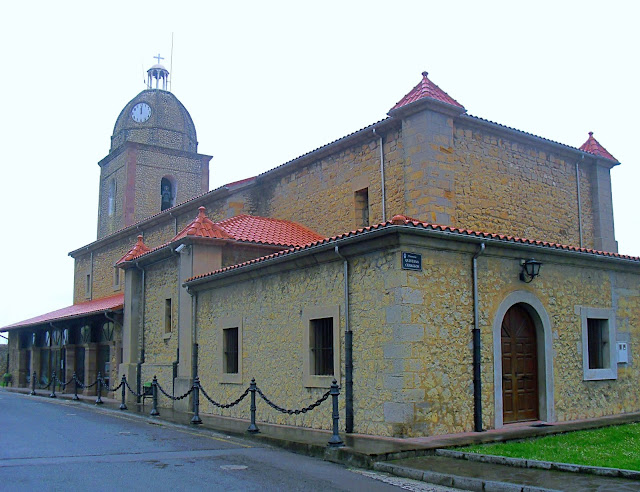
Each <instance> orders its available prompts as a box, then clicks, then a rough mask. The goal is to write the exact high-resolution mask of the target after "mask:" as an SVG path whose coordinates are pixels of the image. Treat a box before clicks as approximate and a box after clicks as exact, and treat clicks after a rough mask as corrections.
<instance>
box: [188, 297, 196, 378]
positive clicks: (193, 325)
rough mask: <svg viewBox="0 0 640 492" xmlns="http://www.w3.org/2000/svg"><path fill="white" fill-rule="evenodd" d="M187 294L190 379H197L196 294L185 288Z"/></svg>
mask: <svg viewBox="0 0 640 492" xmlns="http://www.w3.org/2000/svg"><path fill="white" fill-rule="evenodd" d="M187 294H189V295H190V296H191V337H192V339H193V350H192V352H191V377H192V378H193V379H195V378H196V377H198V338H197V337H198V328H197V326H196V309H197V308H198V294H197V293H196V292H193V291H192V290H191V289H189V287H187Z"/></svg>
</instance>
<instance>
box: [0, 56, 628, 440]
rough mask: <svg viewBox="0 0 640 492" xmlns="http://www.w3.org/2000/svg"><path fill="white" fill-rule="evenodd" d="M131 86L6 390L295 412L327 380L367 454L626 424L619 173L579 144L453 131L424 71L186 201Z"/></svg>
mask: <svg viewBox="0 0 640 492" xmlns="http://www.w3.org/2000/svg"><path fill="white" fill-rule="evenodd" d="M148 77H149V78H148V84H147V89H146V90H143V91H142V92H141V93H140V94H138V95H137V96H136V97H134V98H133V99H132V100H131V101H129V103H127V104H126V105H125V107H124V108H123V109H122V111H121V112H120V114H119V116H118V118H117V120H116V123H115V126H114V131H113V135H112V137H111V148H110V151H109V154H108V155H107V156H106V157H105V158H104V159H102V160H101V161H100V162H99V163H98V165H99V166H100V183H99V194H100V198H99V207H98V228H97V239H96V241H94V242H92V243H90V244H87V245H84V246H82V247H80V248H78V249H76V250H74V251H72V252H71V253H69V254H70V256H71V257H73V258H74V260H75V272H74V279H73V281H74V284H73V289H74V290H73V292H74V296H73V304H72V305H71V306H68V307H64V308H61V309H59V310H57V311H54V312H51V313H46V314H43V315H41V316H38V317H36V318H32V319H28V320H25V321H21V322H18V323H14V324H12V325H9V326H5V327H3V328H2V329H1V330H0V331H6V332H8V334H9V350H10V371H11V373H12V375H13V380H14V381H15V382H16V383H17V384H18V385H20V386H28V385H29V384H30V382H31V381H30V378H32V377H33V376H32V374H33V373H35V374H36V377H37V382H38V383H39V384H47V383H48V382H49V380H50V378H51V377H52V374H53V372H54V371H55V372H56V374H57V375H58V377H59V378H60V379H64V380H69V379H70V378H71V377H72V375H73V374H74V373H75V374H77V376H78V378H79V379H80V380H81V381H84V382H87V383H91V382H93V381H94V380H95V379H96V377H97V375H98V373H101V374H102V375H103V376H104V377H105V378H106V380H107V382H109V381H110V382H112V383H113V382H117V380H118V379H119V378H121V376H122V375H123V374H124V375H126V377H127V380H128V381H130V382H135V383H136V387H137V388H138V391H139V390H140V388H141V387H142V386H143V385H144V383H146V382H148V381H151V379H152V378H153V377H154V376H157V378H158V381H159V382H160V383H161V384H162V386H163V388H165V389H170V390H171V391H173V394H174V395H176V396H179V395H182V394H184V393H185V392H186V391H187V390H188V389H189V388H190V387H191V385H192V382H193V379H194V377H196V376H198V377H199V379H200V381H201V384H202V386H203V387H204V388H206V391H207V393H209V394H210V395H212V396H213V397H214V398H215V399H216V400H218V401H223V402H225V401H232V400H234V399H235V398H237V397H238V396H239V395H240V394H241V393H242V392H243V391H244V390H245V388H246V387H247V386H248V384H249V382H250V380H251V378H254V377H255V378H256V380H257V381H258V384H259V385H260V387H261V388H262V389H263V391H265V393H268V394H269V395H270V398H272V399H273V400H275V401H277V402H278V403H279V404H280V405H282V406H284V407H287V408H300V407H303V406H306V405H308V404H309V403H311V402H313V401H315V400H316V399H317V398H318V397H319V396H321V395H322V394H323V393H324V392H326V390H327V389H328V388H329V386H330V384H331V381H332V380H333V379H334V378H335V379H337V380H338V382H339V384H340V386H341V391H342V395H344V398H341V399H340V418H341V422H343V423H344V430H346V432H356V433H362V434H371V435H383V436H407V437H409V436H429V435H436V434H448V433H458V432H470V431H480V430H484V429H491V428H500V427H502V426H505V425H511V424H513V423H522V422H525V423H526V422H529V423H531V424H538V423H540V422H544V423H551V424H552V423H553V422H557V421H570V420H575V419H584V418H588V417H597V416H603V415H615V414H621V413H627V412H637V411H640V360H639V359H638V357H639V355H638V353H637V352H638V348H639V347H640V258H638V257H631V256H626V255H622V254H619V253H618V247H617V243H616V240H615V232H614V225H613V207H612V198H611V180H610V171H611V169H612V168H614V167H615V166H617V165H619V162H618V161H617V160H616V159H615V158H614V157H613V155H612V154H611V153H609V152H608V151H607V150H606V149H605V148H604V147H603V146H602V145H601V144H600V143H599V142H598V141H597V140H596V139H595V137H594V135H593V133H591V132H590V133H589V135H588V138H587V140H586V141H585V142H584V144H582V145H581V146H580V147H572V146H569V145H566V144H562V143H558V142H554V141H551V140H547V139H545V138H541V137H538V136H535V135H532V134H530V133H526V132H523V131H520V130H517V129H514V128H510V127H507V126H504V125H501V124H498V123H494V122H491V121H488V120H485V119H482V118H479V117H476V116H472V115H470V114H468V113H467V111H466V109H465V108H464V106H463V105H462V104H460V103H459V102H458V101H457V100H456V99H454V98H452V97H451V96H450V95H448V94H447V93H446V92H445V91H443V90H442V89H441V88H439V87H438V86H437V85H436V84H434V83H433V82H432V80H431V79H430V78H429V76H428V74H427V73H426V72H424V73H423V74H422V76H421V79H420V81H419V82H418V84H417V85H416V86H415V87H414V88H413V89H411V90H410V91H409V92H408V93H407V94H406V95H405V96H404V97H402V98H401V99H400V100H399V101H398V102H397V103H396V104H395V105H393V106H392V107H391V108H390V109H389V111H388V114H387V117H386V118H384V119H382V120H380V121H378V122H376V123H373V124H371V125H369V126H367V127H365V128H362V129H360V130H357V131H355V132H353V133H351V134H349V135H346V136H344V137H342V138H340V139H338V140H336V141H334V142H331V143H328V144H326V145H324V146H322V147H319V148H317V149H314V150H311V151H310V152H308V153H306V154H304V155H302V156H300V157H298V158H296V159H293V160H291V161H289V162H286V163H284V164H282V165H280V166H278V167H276V168H273V169H271V170H268V171H266V172H264V173H262V174H259V175H258V176H253V177H248V178H246V179H244V180H241V181H237V182H234V183H229V184H227V185H224V186H221V187H219V188H216V189H213V190H211V191H209V164H210V161H211V156H207V155H203V154H199V153H198V149H197V145H198V142H197V136H196V130H195V126H194V123H193V121H192V120H191V117H190V115H189V113H188V111H187V110H186V108H185V107H184V106H183V105H182V104H181V103H180V101H179V100H178V99H177V98H176V96H175V95H174V94H173V93H171V92H170V91H169V90H167V88H168V85H167V82H168V77H169V73H168V71H167V70H166V69H165V68H164V67H163V66H162V65H159V64H158V65H154V66H153V67H151V68H150V69H149V71H148ZM392 103H393V102H392V101H391V102H390V101H387V102H382V104H387V105H390V104H392ZM383 107H384V106H383ZM387 107H388V106H387ZM132 386H133V384H132ZM67 391H72V389H70V388H67ZM84 391H85V393H86V394H91V392H92V391H95V389H94V388H90V389H85V390H84ZM160 401H161V404H163V405H169V406H173V407H174V408H175V409H177V410H182V411H189V410H190V401H189V399H188V398H185V399H183V400H180V401H176V402H170V401H169V400H166V399H161V400H160ZM201 411H202V412H204V413H212V414H222V415H225V416H230V417H237V418H248V416H249V407H248V405H246V406H242V405H241V406H239V407H235V408H234V409H229V410H220V409H217V408H215V407H213V406H211V405H209V403H208V402H206V401H201ZM259 415H260V419H261V420H262V421H268V422H275V423H282V424H288V425H298V426H303V427H314V428H328V426H329V423H330V419H329V418H327V416H326V415H324V414H322V412H319V411H314V412H310V413H308V414H304V415H299V416H295V417H291V416H286V415H283V414H280V413H277V412H276V411H274V410H272V409H270V408H267V407H266V405H264V406H263V407H261V409H260V413H259ZM292 419H293V420H292Z"/></svg>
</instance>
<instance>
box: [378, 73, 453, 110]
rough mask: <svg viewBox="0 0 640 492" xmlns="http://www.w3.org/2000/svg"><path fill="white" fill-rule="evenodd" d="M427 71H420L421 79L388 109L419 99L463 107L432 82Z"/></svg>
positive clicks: (397, 107) (400, 106) (406, 104)
mask: <svg viewBox="0 0 640 492" xmlns="http://www.w3.org/2000/svg"><path fill="white" fill-rule="evenodd" d="M428 75H429V73H428V72H422V80H420V82H418V85H416V86H415V87H414V88H413V89H411V90H410V91H409V92H408V93H407V94H406V95H405V96H404V97H403V98H402V99H400V101H398V102H397V103H396V104H395V106H393V108H391V110H390V111H393V110H394V109H399V108H402V107H404V106H408V105H409V104H411V103H414V102H416V101H419V100H421V99H433V100H435V101H440V102H443V103H446V104H451V105H452V106H457V107H459V108H462V109H464V106H463V105H462V104H460V103H459V102H458V101H456V100H455V99H454V98H452V97H451V96H450V95H449V94H447V93H446V92H445V91H443V90H442V89H441V88H440V87H438V86H437V85H436V84H434V83H433V82H432V81H431V80H430V79H429V77H428Z"/></svg>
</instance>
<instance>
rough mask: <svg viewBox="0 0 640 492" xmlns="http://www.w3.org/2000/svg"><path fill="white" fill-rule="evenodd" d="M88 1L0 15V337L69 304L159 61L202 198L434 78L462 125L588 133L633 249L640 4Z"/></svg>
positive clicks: (628, 249) (382, 112) (13, 5)
mask: <svg viewBox="0 0 640 492" xmlns="http://www.w3.org/2000/svg"><path fill="white" fill-rule="evenodd" d="M96 5H97V2H86V1H83V2H61V1H58V2H49V1H47V2H38V1H35V2H34V1H31V2H3V5H2V16H1V18H0V41H1V46H2V51H1V53H2V56H1V57H0V63H1V72H0V89H1V93H2V95H3V97H4V100H3V103H2V118H0V138H1V141H0V163H1V165H2V169H3V171H4V179H3V186H2V187H1V190H2V191H0V210H2V228H3V231H4V234H3V240H2V241H0V248H1V250H0V254H1V255H2V258H3V273H4V274H3V276H2V283H1V285H0V289H1V299H2V305H1V307H0V326H4V325H7V324H9V323H13V322H16V321H19V320H22V319H26V318H29V317H32V316H35V315H38V314H42V313H45V312H48V311H51V310H54V309H58V308H60V307H64V306H67V305H69V304H71V303H72V279H73V260H72V259H71V258H70V257H68V256H67V253H68V252H69V251H72V250H74V249H76V248H78V247H80V246H83V245H84V244H87V243H89V242H91V241H93V240H95V238H96V221H97V202H98V178H99V167H98V165H97V163H98V161H99V160H100V159H102V158H103V157H105V156H106V155H107V153H108V151H109V139H110V136H111V133H112V131H113V125H114V123H115V121H116V118H117V116H118V114H119V112H120V111H121V109H122V108H123V107H124V105H125V104H126V103H127V102H128V101H129V100H131V99H132V98H133V97H135V96H136V94H138V92H140V91H141V90H143V89H144V87H145V86H144V77H145V71H146V70H147V69H148V68H149V67H150V66H151V65H152V64H153V63H155V60H154V59H153V56H154V55H156V54H158V53H160V54H161V55H162V56H163V57H165V60H164V61H163V63H164V64H165V66H166V67H167V68H169V69H170V70H171V72H172V91H173V92H174V93H175V95H176V96H177V97H178V98H179V99H180V100H181V101H182V103H183V104H184V105H185V106H186V108H187V110H188V111H189V112H190V113H191V116H192V118H193V121H194V123H195V125H196V130H197V132H198V140H199V148H198V150H199V152H201V153H204V154H210V155H213V159H212V161H211V167H210V172H211V174H210V176H211V178H210V185H211V188H216V187H218V186H220V185H223V184H225V183H228V182H231V181H234V180H238V179H242V178H245V177H249V176H253V175H255V174H257V173H260V172H263V171H266V170H268V169H270V168H272V167H275V166H277V165H279V164H281V163H283V162H285V161H288V160H290V159H292V158H295V157H297V156H299V155H301V154H303V153H306V152H308V151H310V150H312V149H314V148H317V147H319V146H321V145H324V144H326V143H328V142H330V141H332V140H334V139H336V138H339V137H341V136H344V135H346V134H347V133H350V132H353V131H355V130H358V129H360V128H362V127H364V126H366V125H368V124H370V123H373V122H375V121H378V120H380V119H382V118H384V117H385V116H386V113H387V111H388V110H389V109H390V108H391V107H392V106H393V105H394V104H395V103H396V102H397V101H398V100H399V99H401V98H402V96H404V95H405V94H406V93H407V92H408V91H409V90H410V89H411V88H412V87H413V86H414V85H416V84H417V83H418V82H419V81H420V78H421V75H420V74H421V72H422V71H424V70H426V71H428V72H429V77H430V78H431V80H433V82H435V83H436V84H438V85H439V86H440V87H441V88H442V89H443V90H445V91H446V92H447V93H449V95H451V96H452V97H453V98H455V99H456V100H457V101H459V102H460V103H461V104H463V105H464V106H465V108H466V109H467V111H468V113H469V114H472V115H475V116H480V117H482V118H486V119H489V120H492V121H495V122H498V123H501V124H504V125H508V126H511V127H514V128H517V129H519V130H524V131H527V132H530V133H533V134H535V135H539V136H542V137H545V138H549V139H551V140H555V141H558V142H562V143H564V144H568V145H572V146H576V147H579V146H580V145H581V144H582V143H583V142H584V141H585V140H586V139H587V136H588V135H587V132H589V131H593V132H594V136H595V137H596V139H598V140H599V142H600V143H601V144H602V145H603V146H604V147H606V148H607V150H609V152H611V153H612V154H613V155H614V156H615V157H616V158H617V159H618V160H619V161H620V162H621V163H622V164H621V165H620V166H618V167H616V168H615V169H613V170H612V183H613V197H614V198H613V200H614V215H615V228H616V237H617V239H618V242H619V250H620V252H621V253H626V254H632V255H640V227H638V219H637V213H638V208H639V207H638V204H639V199H638V189H639V188H638V183H640V159H639V157H638V152H637V150H636V147H637V145H638V144H637V143H636V142H637V135H638V124H637V118H638V115H639V114H640V91H639V90H638V84H639V75H640V71H639V68H638V66H639V57H638V52H639V49H640V34H639V33H640V30H639V29H638V25H637V20H638V18H639V14H640V7H638V6H637V5H638V4H637V2H632V1H627V2H613V1H610V2H589V1H584V0H583V1H576V2H570V1H563V2H558V1H554V2H544V1H536V2H512V1H509V2H492V1H483V2H479V1H473V2H471V1H470V2H444V1H438V2H428V1H419V2H402V1H398V0H396V1H394V2H389V1H372V0H369V1H362V2H360V1H358V2H356V1H346V0H343V1H342V2H333V1H324V2H315V3H314V6H310V3H309V2H300V1H296V2H264V1H262V2H248V1H245V2H162V1H149V2H133V1H131V0H130V1H127V2H121V1H110V2H101V3H100V5H102V7H97V6H96ZM172 32H173V33H174V49H173V60H171V33H172ZM391 212H393V211H391ZM544 219H545V218H544V217H540V220H544ZM490 232H500V231H490ZM0 342H2V340H1V339H0Z"/></svg>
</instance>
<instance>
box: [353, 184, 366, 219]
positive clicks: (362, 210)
mask: <svg viewBox="0 0 640 492" xmlns="http://www.w3.org/2000/svg"><path fill="white" fill-rule="evenodd" d="M354 199H355V200H354V201H355V217H356V227H357V228H361V227H367V226H369V188H363V189H361V190H358V191H356V192H355V194H354Z"/></svg>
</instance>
